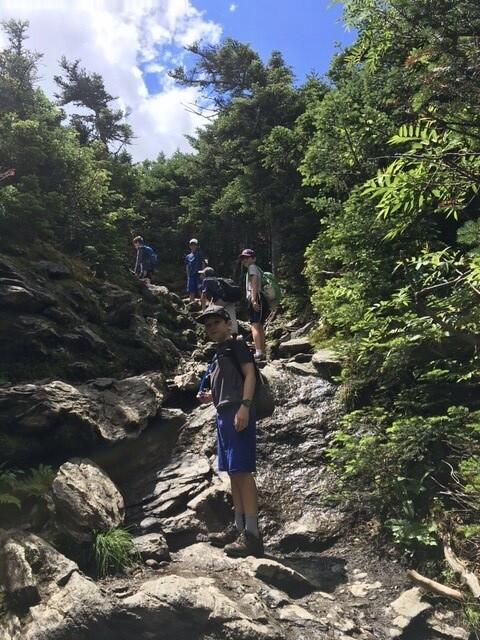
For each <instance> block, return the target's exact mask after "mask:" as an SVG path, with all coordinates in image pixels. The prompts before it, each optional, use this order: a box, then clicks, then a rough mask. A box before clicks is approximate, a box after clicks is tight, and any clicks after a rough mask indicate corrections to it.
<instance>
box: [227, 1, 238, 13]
mask: <svg viewBox="0 0 480 640" xmlns="http://www.w3.org/2000/svg"><path fill="white" fill-rule="evenodd" d="M236 10H237V5H236V4H235V3H234V2H232V4H231V5H230V7H229V11H231V12H232V13H233V12H234V11H236Z"/></svg>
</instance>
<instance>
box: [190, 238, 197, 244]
mask: <svg viewBox="0 0 480 640" xmlns="http://www.w3.org/2000/svg"><path fill="white" fill-rule="evenodd" d="M188 244H198V240H197V239H196V238H192V239H191V240H190V242H189V243H188Z"/></svg>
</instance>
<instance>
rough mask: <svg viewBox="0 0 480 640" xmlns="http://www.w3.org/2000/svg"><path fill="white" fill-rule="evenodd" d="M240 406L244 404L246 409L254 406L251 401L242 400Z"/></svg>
mask: <svg viewBox="0 0 480 640" xmlns="http://www.w3.org/2000/svg"><path fill="white" fill-rule="evenodd" d="M240 404H243V406H244V407H250V406H251V404H252V401H251V400H242V401H241V402H240Z"/></svg>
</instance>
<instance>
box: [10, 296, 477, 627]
mask: <svg viewBox="0 0 480 640" xmlns="http://www.w3.org/2000/svg"><path fill="white" fill-rule="evenodd" d="M155 289H156V288H155V287H152V288H151V290H150V291H149V293H148V295H149V296H150V298H151V301H150V304H152V305H153V304H154V299H155V298H156V299H160V300H163V303H162V304H163V307H164V308H165V302H164V298H165V296H166V295H167V293H165V291H163V292H161V291H159V290H158V291H156V290H155ZM157 289H161V288H157ZM175 304H176V305H178V304H179V303H178V301H175ZM130 307H131V304H130ZM130 307H129V309H130V310H129V313H131V308H130ZM110 313H112V311H110ZM176 313H177V317H179V318H180V320H181V321H182V322H183V323H184V326H185V327H187V329H186V331H187V332H192V331H193V329H192V325H191V323H189V320H188V317H187V315H186V314H185V312H184V310H182V309H181V308H180V306H177V311H176ZM123 321H124V320H123V319H122V322H123ZM134 323H135V324H136V326H137V327H138V326H142V327H143V329H142V330H143V331H150V334H151V335H150V336H149V338H148V341H149V342H151V341H152V340H153V339H154V338H153V336H154V335H155V331H156V328H155V323H151V322H150V323H149V322H148V321H145V320H142V321H140V320H138V319H137V320H135V321H134ZM308 330H309V327H308V325H307V326H306V327H299V326H297V325H295V323H291V324H290V325H288V326H287V327H285V328H282V327H278V326H277V327H276V328H275V329H272V331H271V332H270V340H271V344H272V355H273V359H272V360H271V361H270V362H269V363H268V364H267V366H265V368H264V369H263V373H264V374H265V376H266V377H267V379H268V380H269V383H270V384H271V386H272V387H273V389H274V390H275V394H276V398H277V407H276V410H275V413H274V414H273V416H271V417H270V418H267V419H265V420H262V421H260V422H259V426H258V469H259V471H258V474H257V481H258V486H259V491H260V505H261V523H260V524H261V528H262V530H263V532H264V537H265V542H266V556H265V558H262V559H255V558H252V557H250V558H247V559H231V558H228V557H226V556H225V555H224V553H223V551H222V550H221V549H216V548H214V547H211V546H210V545H209V544H208V543H207V542H206V537H207V534H208V533H209V532H212V531H220V530H222V529H223V528H224V527H225V526H226V524H227V523H228V522H229V521H230V519H231V500H230V495H229V488H228V482H227V480H226V478H224V477H223V476H219V475H218V474H217V473H216V471H215V432H214V428H213V415H214V412H213V408H211V407H197V406H195V402H194V394H195V391H196V384H197V380H198V375H199V373H200V372H201V371H202V370H203V368H204V366H205V362H206V361H208V357H209V355H211V352H212V345H208V344H201V343H200V346H196V348H195V345H194V346H193V347H192V348H190V347H189V346H188V344H187V345H186V346H185V342H186V341H187V339H188V340H190V342H193V338H194V336H192V335H191V334H190V333H189V334H188V335H186V334H185V333H184V334H183V336H182V340H183V341H184V343H183V346H182V343H181V342H179V343H178V344H177V345H176V346H173V344H172V343H170V342H168V343H167V346H168V349H169V353H174V352H175V350H177V349H180V351H178V354H179V358H180V359H181V360H180V364H179V365H178V366H177V369H176V370H172V371H170V373H169V374H168V373H167V378H166V379H165V377H164V376H162V374H161V373H142V374H139V375H136V376H131V377H129V378H127V379H123V380H117V379H113V378H106V377H105V378H97V379H94V380H86V381H84V382H81V383H80V384H75V383H73V382H71V383H66V382H62V381H48V380H47V381H40V382H37V383H30V384H16V385H10V386H4V387H2V388H0V424H1V425H2V428H3V425H6V427H5V428H6V431H7V432H8V429H12V425H15V428H16V434H17V435H18V434H20V435H21V436H22V437H24V438H25V437H27V436H28V437H30V438H33V440H34V441H35V442H36V450H37V451H40V452H41V454H42V455H44V456H45V455H47V457H48V454H49V453H51V454H52V457H53V458H55V455H58V454H56V453H55V454H54V452H53V448H54V447H55V451H56V452H58V448H59V446H60V447H61V448H62V451H63V453H64V459H63V460H59V462H63V464H62V466H61V467H60V470H59V472H58V473H57V476H56V478H55V480H54V484H53V492H52V493H53V495H52V496H50V497H46V498H45V503H44V506H43V509H42V508H40V509H39V508H38V506H37V507H36V508H35V509H36V511H35V518H36V519H33V518H32V513H33V512H29V513H28V514H27V515H28V517H27V518H24V519H23V520H22V518H20V517H19V518H18V519H17V520H18V521H17V522H15V520H12V521H11V522H9V523H8V528H6V525H5V524H4V523H2V526H4V527H5V528H4V529H2V530H0V542H1V544H2V547H1V552H0V560H1V564H0V575H1V577H2V582H3V584H4V585H5V593H6V595H7V599H8V601H9V602H10V604H11V603H14V606H6V599H5V597H4V598H3V600H0V638H1V640H20V639H21V640H87V639H88V640H93V639H95V640H110V639H111V640H123V639H125V640H127V639H128V640H130V639H133V638H135V639H137V640H155V639H157V638H158V639H160V638H161V639H162V640H169V639H171V640H174V639H175V640H197V639H198V640H224V639H225V640H262V639H263V640H270V639H271V640H281V639H284V640H322V639H339V640H351V639H353V638H356V639H357V640H373V639H375V640H383V639H385V640H386V639H388V638H401V639H403V640H449V639H451V640H453V639H458V640H467V639H468V634H467V633H466V632H465V631H464V630H463V629H462V628H461V627H460V626H458V623H457V621H456V619H455V618H454V615H453V613H451V612H450V611H448V609H446V608H445V607H444V603H443V602H442V601H440V599H437V600H435V599H432V598H431V597H426V596H425V595H423V594H422V592H421V591H420V590H419V589H418V588H416V587H412V585H411V583H409V582H408V581H407V578H406V576H405V567H403V566H402V564H401V562H400V561H399V559H398V557H397V556H396V555H395V553H394V552H393V551H391V550H389V549H388V548H385V547H382V548H380V547H378V546H377V543H376V542H375V540H376V538H375V536H374V535H373V533H371V532H370V531H369V529H368V527H367V526H366V525H364V524H361V523H357V522H356V521H355V519H354V518H353V516H352V513H351V512H350V510H349V509H348V507H347V506H346V505H344V506H341V505H340V506H339V505H338V504H336V505H335V506H332V505H334V503H333V502H332V501H331V500H330V499H329V498H330V493H331V491H332V488H333V479H332V477H331V476H330V473H329V471H328V470H327V466H326V464H325V463H326V459H325V449H326V446H327V445H328V442H329V439H330V438H331V437H332V434H333V433H334V430H335V422H336V419H337V417H338V413H339V411H340V408H339V406H338V403H337V401H336V395H337V391H338V389H337V386H336V385H335V384H334V383H333V382H332V381H331V380H332V375H334V374H335V373H336V372H337V371H338V367H339V364H338V362H337V361H336V359H335V357H334V356H333V355H332V354H331V353H329V352H327V351H325V352H317V353H316V354H312V353H311V351H312V349H311V347H310V345H309V343H308V340H307V338H306V334H307V333H308ZM166 340H167V338H166V337H165V336H163V337H162V341H163V342H165V341H166ZM72 441H74V442H75V446H73V445H72ZM79 443H80V444H79ZM67 453H68V455H66V454H67ZM73 454H75V455H76V456H79V455H80V456H82V457H81V458H78V457H76V458H75V457H74V458H73V459H71V460H70V461H69V462H66V459H67V458H69V457H71V455H73ZM33 522H35V525H33ZM122 523H124V524H125V525H126V526H128V527H129V528H130V530H131V531H132V533H133V535H134V542H135V546H136V549H137V552H138V555H139V559H140V561H139V562H136V563H135V565H134V566H133V567H132V568H131V569H129V570H128V571H127V572H126V573H125V574H123V575H118V576H114V577H108V578H103V579H93V577H91V576H89V575H88V574H87V573H85V572H84V571H81V570H80V569H79V566H78V563H77V562H78V561H79V560H78V558H76V560H77V562H74V561H73V560H72V559H69V558H68V557H67V555H65V554H66V551H65V548H63V547H61V546H59V545H58V544H56V541H57V540H59V539H61V538H58V537H56V536H57V534H58V533H59V532H60V533H61V534H62V535H67V534H68V536H69V537H70V539H71V540H73V541H75V543H76V544H77V545H82V544H84V543H85V542H87V541H88V540H89V539H90V537H91V532H92V531H93V530H95V529H97V528H100V526H99V525H102V526H103V527H105V526H118V525H119V524H122ZM52 543H55V546H54V544H52ZM58 548H62V551H63V553H61V552H60V551H59V550H58Z"/></svg>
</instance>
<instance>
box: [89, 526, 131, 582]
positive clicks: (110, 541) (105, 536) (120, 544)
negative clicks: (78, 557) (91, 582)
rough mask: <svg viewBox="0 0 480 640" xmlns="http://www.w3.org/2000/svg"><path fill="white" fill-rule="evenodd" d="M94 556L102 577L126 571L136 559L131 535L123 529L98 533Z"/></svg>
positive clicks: (94, 544) (96, 534) (94, 545)
mask: <svg viewBox="0 0 480 640" xmlns="http://www.w3.org/2000/svg"><path fill="white" fill-rule="evenodd" d="M93 554H94V557H95V564H96V567H97V572H98V574H99V575H100V576H106V575H108V574H112V573H119V572H122V571H124V570H125V569H127V568H128V567H130V566H131V565H132V564H133V562H134V558H135V554H134V545H133V542H132V535H131V533H130V532H129V531H127V530H126V529H122V528H113V529H108V530H107V531H97V532H96V533H95V540H94V543H93Z"/></svg>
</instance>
